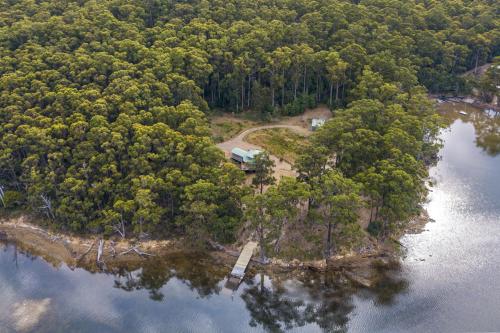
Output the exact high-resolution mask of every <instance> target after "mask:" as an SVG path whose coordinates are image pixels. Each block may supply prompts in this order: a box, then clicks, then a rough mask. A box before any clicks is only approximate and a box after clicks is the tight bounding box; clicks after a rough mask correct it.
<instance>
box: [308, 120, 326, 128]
mask: <svg viewBox="0 0 500 333" xmlns="http://www.w3.org/2000/svg"><path fill="white" fill-rule="evenodd" d="M325 122H326V119H323V118H313V119H312V120H311V131H315V130H317V129H318V128H320V127H321V126H323V125H324V124H325Z"/></svg>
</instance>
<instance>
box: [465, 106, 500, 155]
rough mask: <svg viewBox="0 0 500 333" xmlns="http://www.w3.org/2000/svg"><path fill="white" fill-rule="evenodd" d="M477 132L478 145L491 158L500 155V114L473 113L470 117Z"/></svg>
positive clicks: (488, 112)
mask: <svg viewBox="0 0 500 333" xmlns="http://www.w3.org/2000/svg"><path fill="white" fill-rule="evenodd" d="M470 119H471V121H472V124H473V125H474V128H475V130H476V144H477V146H478V147H481V148H482V149H483V150H484V151H485V152H486V153H487V154H488V155H489V156H496V155H498V154H499V153H500V112H495V111H482V112H481V111H479V112H473V113H472V114H471V117H470Z"/></svg>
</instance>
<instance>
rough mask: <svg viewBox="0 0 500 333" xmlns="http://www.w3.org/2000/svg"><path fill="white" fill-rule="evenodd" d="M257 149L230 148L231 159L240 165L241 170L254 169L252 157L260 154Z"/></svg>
mask: <svg viewBox="0 0 500 333" xmlns="http://www.w3.org/2000/svg"><path fill="white" fill-rule="evenodd" d="M260 153H261V151H260V150H258V149H249V150H244V149H241V148H233V149H232V150H231V159H232V160H233V161H235V162H236V163H238V164H239V165H240V169H241V170H246V171H250V170H254V169H255V166H254V158H255V156H256V155H258V154H260Z"/></svg>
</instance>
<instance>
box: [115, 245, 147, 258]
mask: <svg viewBox="0 0 500 333" xmlns="http://www.w3.org/2000/svg"><path fill="white" fill-rule="evenodd" d="M130 252H135V253H137V254H138V255H140V256H141V257H144V256H151V257H154V254H150V253H146V252H142V251H141V250H139V246H138V245H136V246H133V247H131V248H130V249H128V250H126V251H123V252H120V253H119V254H118V255H119V256H121V255H124V254H127V253H130Z"/></svg>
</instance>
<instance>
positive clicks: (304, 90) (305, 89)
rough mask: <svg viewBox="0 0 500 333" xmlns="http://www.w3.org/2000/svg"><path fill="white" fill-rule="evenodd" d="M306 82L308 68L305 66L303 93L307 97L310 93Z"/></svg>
mask: <svg viewBox="0 0 500 333" xmlns="http://www.w3.org/2000/svg"><path fill="white" fill-rule="evenodd" d="M306 80H307V66H304V89H302V93H303V94H304V95H305V94H306V93H308V91H307V85H306Z"/></svg>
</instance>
